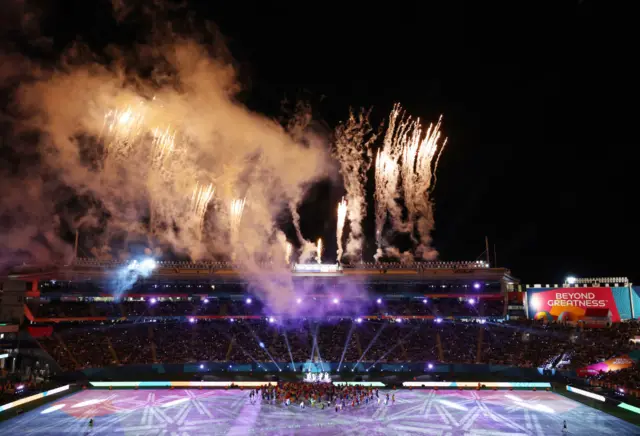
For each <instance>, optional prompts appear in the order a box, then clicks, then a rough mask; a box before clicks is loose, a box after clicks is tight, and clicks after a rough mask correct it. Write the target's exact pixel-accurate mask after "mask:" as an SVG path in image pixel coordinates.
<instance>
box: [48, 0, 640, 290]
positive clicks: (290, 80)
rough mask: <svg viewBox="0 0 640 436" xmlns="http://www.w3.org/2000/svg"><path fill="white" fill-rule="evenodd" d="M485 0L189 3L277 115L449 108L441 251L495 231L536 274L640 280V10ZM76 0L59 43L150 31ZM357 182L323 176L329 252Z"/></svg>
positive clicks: (502, 258)
mask: <svg viewBox="0 0 640 436" xmlns="http://www.w3.org/2000/svg"><path fill="white" fill-rule="evenodd" d="M217 3H220V4H217ZM470 3H471V4H474V6H469V5H466V4H464V3H463V2H460V1H442V2H416V3H415V5H414V4H412V2H407V3H406V4H407V5H410V6H404V7H402V6H398V7H394V3H384V4H380V6H375V4H372V3H366V4H365V5H366V6H361V7H360V8H356V7H355V5H352V4H351V3H349V2H344V3H342V4H341V7H339V8H336V7H335V6H334V5H331V4H328V3H327V4H324V3H322V2H320V3H304V2H303V3H300V2H297V3H292V4H291V5H287V6H279V7H273V6H271V5H269V6H263V7H256V6H254V5H251V4H248V3H243V2H209V1H200V2H196V1H193V0H192V1H191V2H190V6H189V8H190V10H191V11H192V12H193V13H195V16H196V17H197V18H198V20H212V21H214V22H215V23H216V24H217V26H218V27H219V29H220V31H221V32H222V34H224V35H225V37H226V43H227V45H228V47H229V49H230V52H231V54H232V55H233V57H234V59H235V60H236V62H237V65H238V68H239V72H240V78H241V80H242V82H243V84H244V85H245V90H244V91H243V92H242V94H241V98H242V99H243V101H244V103H245V104H246V105H248V106H249V107H251V108H252V109H255V110H259V111H261V112H264V113H266V114H267V115H269V116H277V115H278V114H279V111H280V107H281V101H282V100H283V99H285V98H287V99H288V100H289V101H295V100H297V99H304V100H308V101H309V102H311V103H312V104H313V107H314V111H315V116H316V118H317V119H318V120H319V121H321V122H324V123H326V124H328V125H330V126H335V125H336V123H337V122H339V121H340V120H343V119H345V118H346V116H347V114H348V109H349V107H350V106H352V107H356V108H357V107H360V106H364V107H369V106H373V114H374V115H373V118H374V119H375V120H376V122H380V121H381V120H382V118H383V117H386V116H387V115H388V113H389V111H390V109H391V107H392V106H393V104H394V103H395V102H400V103H401V104H402V105H403V106H404V107H405V108H406V109H407V110H408V112H409V113H411V114H412V115H414V116H419V117H420V118H422V119H423V120H425V121H431V120H435V119H437V117H438V116H439V115H440V114H443V116H444V126H443V130H444V133H445V134H446V136H447V137H448V145H447V149H446V150H445V152H444V154H443V156H442V159H441V161H440V167H439V173H438V185H437V189H436V191H435V204H436V231H435V234H434V245H435V248H436V249H437V250H438V251H439V252H440V254H441V256H440V257H441V259H443V260H474V259H476V258H477V257H478V256H479V255H480V254H481V253H482V251H483V250H484V237H485V235H486V236H488V237H489V239H490V242H491V244H492V245H493V244H495V245H496V248H497V257H498V263H499V264H500V265H501V266H505V267H508V268H511V269H512V272H513V273H514V275H515V276H517V277H519V278H521V279H522V281H523V282H524V283H558V282H561V280H562V279H563V278H564V277H565V276H566V275H567V274H573V275H577V276H583V277H598V276H628V277H630V278H631V279H636V281H637V280H638V279H640V275H639V274H638V273H637V268H636V263H637V261H638V259H639V256H638V255H637V254H636V247H639V246H640V245H639V243H640V237H639V236H638V235H639V232H638V231H637V229H636V225H635V223H636V219H635V214H634V212H633V209H634V208H633V205H634V203H635V201H636V192H637V188H638V182H637V176H636V174H635V170H636V168H637V163H636V162H637V154H638V153H637V144H638V140H637V137H638V134H637V132H636V130H635V129H634V127H635V125H634V122H635V121H636V120H637V114H638V110H637V104H638V103H637V101H638V98H637V97H638V89H637V88H638V86H637V82H638V79H639V78H640V75H639V74H638V71H637V67H635V65H634V62H635V58H636V57H637V52H638V50H637V47H636V45H635V42H636V41H637V37H635V36H636V35H634V32H633V29H634V28H635V24H634V23H633V22H632V21H631V20H632V17H633V14H631V12H630V11H625V10H621V9H616V8H615V7H614V6H612V5H607V3H608V2H597V1H589V0H584V1H582V2H580V1H578V0H575V1H567V2H553V5H552V7H547V3H545V2H510V3H517V4H518V6H514V5H511V6H506V7H505V5H504V4H502V5H500V6H495V7H493V6H490V5H488V4H486V3H487V2H470ZM521 3H522V4H521ZM64 4H65V6H62V4H61V5H60V6H59V7H48V9H47V11H46V13H47V14H48V16H49V19H48V20H47V21H46V23H48V24H47V25H48V26H49V29H52V28H54V27H56V26H55V25H52V23H64V25H63V26H59V28H57V29H55V30H53V31H52V32H53V34H54V35H56V39H55V41H56V44H58V45H62V46H63V45H64V44H66V43H67V42H68V41H70V40H71V39H72V38H75V37H76V36H78V35H79V36H81V37H82V38H83V39H84V40H85V41H95V40H99V39H101V38H103V39H105V40H118V41H126V40H127V38H129V37H130V36H131V35H132V34H135V28H134V27H133V28H132V27H131V24H129V27H128V28H126V29H123V28H119V27H118V26H117V25H115V24H114V22H113V20H111V19H107V18H104V12H105V10H108V9H106V8H104V7H102V8H101V9H100V8H98V7H97V6H96V7H95V10H94V7H93V6H92V5H93V2H86V1H83V2H64ZM398 4H401V3H398ZM549 4H551V2H549ZM69 5H72V6H71V7H70V6H69ZM69 7H70V9H67V8H69ZM67 11H73V12H67ZM132 29H133V30H132ZM371 176H373V171H372V172H371ZM342 189H343V188H342V186H341V185H340V184H336V183H332V182H327V183H323V184H320V185H319V186H317V187H315V188H314V189H312V190H311V192H310V193H309V195H308V197H307V198H306V200H305V204H304V205H303V207H302V215H303V232H304V233H305V235H306V236H307V237H309V238H316V237H319V236H322V237H323V238H324V239H325V240H326V241H327V242H328V243H329V244H328V247H327V250H328V252H335V247H334V246H335V242H334V239H335V236H334V235H335V217H334V215H335V207H336V204H337V202H338V200H339V199H340V197H341V196H342V195H343V191H342ZM370 197H371V196H370ZM370 199H371V198H370ZM325 211H326V212H325ZM371 212H372V210H370V215H369V219H368V220H367V223H366V225H365V229H366V230H367V234H369V235H371V238H370V240H369V241H368V242H369V244H368V247H366V249H365V253H367V256H368V257H371V256H372V254H373V251H374V250H375V246H374V245H375V244H374V241H373V219H372V214H371ZM492 251H493V248H492ZM492 255H493V253H492Z"/></svg>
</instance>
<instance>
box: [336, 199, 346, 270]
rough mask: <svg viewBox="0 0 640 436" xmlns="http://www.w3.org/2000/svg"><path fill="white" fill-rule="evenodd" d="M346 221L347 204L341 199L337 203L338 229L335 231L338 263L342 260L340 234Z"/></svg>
mask: <svg viewBox="0 0 640 436" xmlns="http://www.w3.org/2000/svg"><path fill="white" fill-rule="evenodd" d="M346 219H347V202H346V200H345V199H344V197H343V198H342V201H341V202H340V203H338V228H337V231H336V238H337V240H338V262H340V260H341V259H342V232H343V230H344V222H345V220H346Z"/></svg>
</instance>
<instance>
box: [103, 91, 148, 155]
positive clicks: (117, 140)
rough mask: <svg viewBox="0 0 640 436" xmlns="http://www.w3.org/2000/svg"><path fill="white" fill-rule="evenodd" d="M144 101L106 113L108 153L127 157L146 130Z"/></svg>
mask: <svg viewBox="0 0 640 436" xmlns="http://www.w3.org/2000/svg"><path fill="white" fill-rule="evenodd" d="M144 112H145V111H144V106H143V105H142V103H140V104H138V105H135V106H131V105H129V106H127V107H126V108H125V109H121V110H111V111H108V112H107V113H106V115H105V118H104V122H105V130H106V132H105V134H104V136H105V139H106V146H107V155H108V156H116V157H119V158H122V157H126V156H127V155H128V154H129V153H130V151H131V150H132V149H133V147H134V145H135V144H136V143H137V142H138V141H140V140H141V138H142V136H143V135H144V133H145V132H146V129H145V125H144V120H145V116H144Z"/></svg>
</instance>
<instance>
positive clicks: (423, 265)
mask: <svg viewBox="0 0 640 436" xmlns="http://www.w3.org/2000/svg"><path fill="white" fill-rule="evenodd" d="M126 266H127V262H122V261H101V260H94V259H81V258H79V259H77V260H76V261H74V262H73V263H71V264H68V265H59V266H42V267H29V266H22V267H19V268H15V269H14V270H13V271H11V272H10V274H9V275H8V277H7V278H8V279H11V280H22V281H30V282H44V281H62V282H64V281H72V282H76V283H82V282H92V283H100V282H102V281H108V280H110V279H111V278H113V277H114V274H116V273H117V271H119V270H121V269H122V268H124V267H126ZM256 270H257V271H259V274H265V275H269V274H275V273H277V272H278V270H275V269H274V268H273V266H272V265H270V264H260V265H257V266H256V269H255V270H254V271H251V270H250V269H248V268H247V267H246V266H243V265H241V264H233V263H228V262H207V261H200V262H172V261H158V262H156V264H155V268H154V269H153V270H152V271H151V272H150V274H149V275H148V276H147V277H145V278H141V279H140V282H143V283H146V284H149V285H154V284H158V285H162V284H181V283H183V284H188V283H192V284H193V283H200V284H211V285H224V284H242V283H245V282H246V281H247V277H248V276H249V275H253V276H255V273H256ZM290 270H291V274H292V276H293V280H294V281H305V282H308V281H312V282H314V283H318V284H320V283H330V284H341V283H362V284H373V285H375V284H390V285H392V284H394V283H395V284H398V285H402V284H426V285H432V286H434V287H435V286H448V285H450V286H465V285H466V286H473V285H476V286H477V284H482V285H483V288H484V285H485V284H486V285H487V286H489V285H491V286H490V287H491V289H492V290H493V291H494V292H495V291H498V290H499V291H503V292H504V291H509V290H512V289H513V286H514V285H515V284H517V283H518V280H517V279H516V278H514V277H513V276H512V275H511V272H510V271H509V270H508V269H505V268H491V267H489V265H487V264H486V263H485V262H483V261H474V262H416V263H359V264H351V265H338V264H316V263H312V264H293V265H291V266H290ZM280 272H281V270H280ZM32 289H33V288H32Z"/></svg>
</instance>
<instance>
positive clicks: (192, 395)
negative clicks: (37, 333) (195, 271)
mask: <svg viewBox="0 0 640 436" xmlns="http://www.w3.org/2000/svg"><path fill="white" fill-rule="evenodd" d="M386 392H387V391H385V392H383V391H380V394H381V395H380V397H381V398H383V395H382V394H383V393H385V394H386ZM389 392H390V391H389ZM394 393H395V399H396V401H395V403H393V404H392V403H391V402H389V404H388V405H385V404H384V402H381V403H380V404H377V403H374V404H369V405H366V406H364V405H363V406H356V407H353V408H352V407H350V406H348V407H347V408H346V409H345V410H342V411H339V412H336V411H335V409H333V408H326V409H324V410H322V409H320V408H318V407H307V408H305V409H301V408H300V407H299V406H298V405H295V406H294V405H291V406H288V407H287V406H284V405H272V404H269V403H268V402H264V401H257V402H256V403H255V404H252V403H251V402H250V400H249V393H248V392H247V391H240V390H229V391H226V390H139V391H129V390H114V391H108V390H86V391H82V392H78V393H76V394H73V395H70V396H67V397H64V398H61V399H59V400H57V401H55V402H52V403H49V404H46V405H44V406H42V407H39V408H37V409H34V410H32V411H30V412H28V413H26V414H24V415H21V416H19V417H16V418H13V419H9V420H7V421H4V422H2V423H0V434H3V435H18V434H19V435H35V434H39V435H74V434H76V435H91V434H96V435H98V434H100V435H181V436H186V435H205V434H206V435H250V434H269V435H296V434H304V435H342V434H353V435H367V436H372V435H385V436H389V435H412V434H426V435H442V436H457V435H487V436H488V435H492V436H500V435H503V436H506V435H513V436H515V435H540V436H542V435H554V434H558V435H559V434H562V426H563V421H566V422H567V427H568V434H572V435H617V436H622V435H638V434H640V427H636V426H634V425H633V424H630V423H627V422H625V421H622V420H621V419H618V418H616V417H613V416H611V415H608V414H606V413H604V412H601V411H598V410H595V409H592V408H590V407H588V406H585V405H582V404H580V403H577V402H575V401H572V400H569V399H567V398H565V397H562V396H560V395H557V394H554V393H551V392H532V391H513V392H509V391H491V392H490V391H427V390H414V391H408V390H399V391H394ZM91 418H93V420H94V426H93V427H90V426H89V420H90V419H91Z"/></svg>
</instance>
